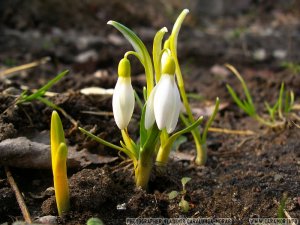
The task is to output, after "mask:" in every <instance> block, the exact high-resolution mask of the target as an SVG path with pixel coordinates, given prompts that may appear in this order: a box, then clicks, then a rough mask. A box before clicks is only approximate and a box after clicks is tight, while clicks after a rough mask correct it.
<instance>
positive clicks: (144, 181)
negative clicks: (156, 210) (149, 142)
mask: <svg viewBox="0 0 300 225" xmlns="http://www.w3.org/2000/svg"><path fill="white" fill-rule="evenodd" d="M152 167H153V163H152V160H151V158H150V160H149V159H144V158H143V157H141V158H140V159H139V160H138V163H137V167H136V169H135V184H136V186H137V187H141V188H142V189H144V190H145V189H147V186H148V182H149V179H150V175H151V171H152Z"/></svg>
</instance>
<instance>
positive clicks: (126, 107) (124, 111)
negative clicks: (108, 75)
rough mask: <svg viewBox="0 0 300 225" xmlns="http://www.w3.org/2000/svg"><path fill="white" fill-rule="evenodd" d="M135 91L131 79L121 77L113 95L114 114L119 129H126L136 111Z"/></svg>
mask: <svg viewBox="0 0 300 225" xmlns="http://www.w3.org/2000/svg"><path fill="white" fill-rule="evenodd" d="M134 103H135V99H134V91H133V88H132V86H131V80H130V77H125V78H123V77H119V79H118V81H117V84H116V87H115V90H114V94H113V113H114V118H115V121H116V124H117V126H118V127H119V129H125V128H126V127H127V126H128V124H129V122H130V119H131V117H132V113H133V110H134Z"/></svg>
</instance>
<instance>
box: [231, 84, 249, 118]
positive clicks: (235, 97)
mask: <svg viewBox="0 0 300 225" xmlns="http://www.w3.org/2000/svg"><path fill="white" fill-rule="evenodd" d="M226 87H227V90H228V92H229V94H230V95H231V97H232V98H233V100H234V102H235V103H236V104H237V105H238V107H240V108H241V109H242V110H243V111H244V112H245V113H247V114H248V115H249V113H248V109H247V107H246V106H245V105H244V103H243V102H242V100H241V99H240V98H239V97H238V96H237V94H236V92H235V91H234V90H233V89H232V87H231V86H230V85H229V84H226Z"/></svg>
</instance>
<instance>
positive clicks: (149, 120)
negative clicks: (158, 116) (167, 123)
mask: <svg viewBox="0 0 300 225" xmlns="http://www.w3.org/2000/svg"><path fill="white" fill-rule="evenodd" d="M156 87H157V86H155V87H154V88H153V89H152V91H151V93H150V96H149V98H148V100H147V103H146V114H145V128H146V129H147V130H148V129H150V128H151V127H152V125H153V124H154V122H155V117H154V108H153V107H154V106H153V100H154V96H155V92H156Z"/></svg>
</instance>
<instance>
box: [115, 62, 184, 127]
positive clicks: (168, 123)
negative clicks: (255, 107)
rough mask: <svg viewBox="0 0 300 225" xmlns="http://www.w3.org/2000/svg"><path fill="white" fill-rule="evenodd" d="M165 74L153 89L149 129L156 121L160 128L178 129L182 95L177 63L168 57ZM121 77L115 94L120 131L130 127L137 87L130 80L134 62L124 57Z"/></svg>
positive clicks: (148, 106)
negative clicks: (131, 64) (131, 65)
mask: <svg viewBox="0 0 300 225" xmlns="http://www.w3.org/2000/svg"><path fill="white" fill-rule="evenodd" d="M165 61H166V62H164V63H162V64H163V69H162V76H161V78H160V80H159V82H158V83H157V85H156V86H155V87H154V88H153V90H152V91H151V94H150V96H149V98H148V100H147V103H146V115H145V128H146V129H147V130H149V129H150V128H151V127H152V126H153V124H154V122H155V121H156V124H157V127H158V129H160V130H163V129H166V130H167V132H168V133H171V132H173V131H174V130H175V128H176V125H177V122H178V118H179V113H180V108H181V105H182V104H181V100H180V94H179V91H178V88H177V85H176V82H175V76H174V75H175V63H174V60H173V59H172V56H167V59H165ZM118 74H119V78H118V81H117V84H116V87H115V91H114V94H113V104H112V105H113V114H114V118H115V121H116V124H117V126H118V127H119V129H120V130H123V129H126V128H127V126H128V124H129V121H130V118H131V116H132V113H133V110H134V90H133V88H132V85H131V79H130V62H129V60H128V59H126V58H124V59H122V60H121V61H120V63H119V68H118Z"/></svg>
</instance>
